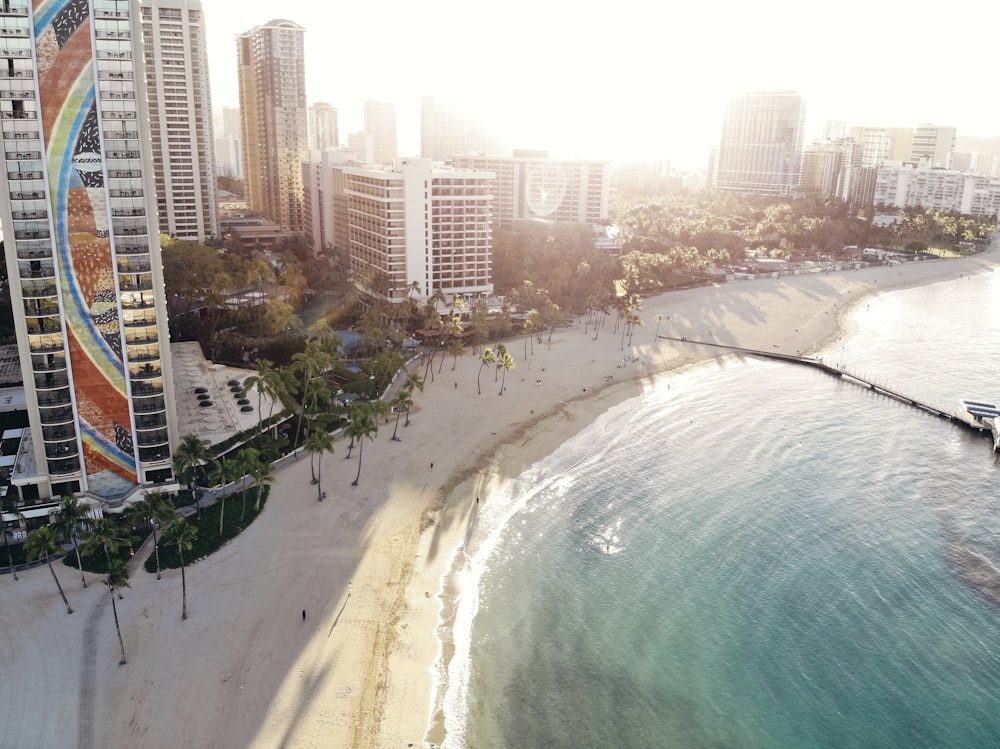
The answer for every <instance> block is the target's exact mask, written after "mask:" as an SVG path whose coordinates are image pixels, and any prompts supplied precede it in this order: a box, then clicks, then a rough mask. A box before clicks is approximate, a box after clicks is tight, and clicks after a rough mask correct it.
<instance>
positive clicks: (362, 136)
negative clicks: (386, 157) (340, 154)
mask: <svg viewBox="0 0 1000 749" xmlns="http://www.w3.org/2000/svg"><path fill="white" fill-rule="evenodd" d="M347 150H348V151H350V152H351V153H353V154H354V157H355V158H356V159H357V160H358V161H363V162H365V163H366V164H374V163H376V162H375V142H374V138H372V135H371V133H366V132H365V131H364V130H359V131H358V132H356V133H351V134H350V135H348V136H347Z"/></svg>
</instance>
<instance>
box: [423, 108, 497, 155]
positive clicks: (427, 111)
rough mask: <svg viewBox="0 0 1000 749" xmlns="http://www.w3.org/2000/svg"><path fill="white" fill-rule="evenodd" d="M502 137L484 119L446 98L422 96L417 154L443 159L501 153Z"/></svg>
mask: <svg viewBox="0 0 1000 749" xmlns="http://www.w3.org/2000/svg"><path fill="white" fill-rule="evenodd" d="M505 152H506V148H505V147H504V144H503V142H502V139H501V138H500V137H499V136H498V135H497V134H496V133H495V132H493V131H492V130H491V128H490V127H488V126H487V125H486V124H485V123H484V122H482V121H480V120H478V119H476V118H473V117H471V116H469V115H468V114H466V113H465V112H463V111H462V109H461V108H460V107H459V106H458V105H456V104H454V103H452V102H449V101H445V100H443V99H440V98H438V97H434V96H425V97H424V98H423V99H422V100H421V103H420V155H421V156H422V157H423V158H425V159H432V160H434V161H443V160H444V159H446V158H448V157H449V156H455V155H457V154H465V153H488V154H494V155H503V154H505Z"/></svg>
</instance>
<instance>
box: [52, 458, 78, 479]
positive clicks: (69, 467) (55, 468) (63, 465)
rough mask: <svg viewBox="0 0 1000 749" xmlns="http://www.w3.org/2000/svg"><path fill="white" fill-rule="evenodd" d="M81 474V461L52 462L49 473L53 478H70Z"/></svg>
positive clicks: (73, 459)
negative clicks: (75, 474) (71, 475)
mask: <svg viewBox="0 0 1000 749" xmlns="http://www.w3.org/2000/svg"><path fill="white" fill-rule="evenodd" d="M79 472H80V459H79V458H75V457H74V458H69V459H66V460H50V461H49V473H50V474H51V475H53V476H68V475H70V474H74V473H79Z"/></svg>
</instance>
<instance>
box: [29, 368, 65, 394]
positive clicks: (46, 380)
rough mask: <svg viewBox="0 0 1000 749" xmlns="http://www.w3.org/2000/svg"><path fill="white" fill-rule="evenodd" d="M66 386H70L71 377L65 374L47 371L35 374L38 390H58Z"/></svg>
mask: <svg viewBox="0 0 1000 749" xmlns="http://www.w3.org/2000/svg"><path fill="white" fill-rule="evenodd" d="M64 387H69V377H67V376H66V375H65V374H55V373H53V372H46V373H45V374H42V375H35V388H36V389H37V390H56V389H58V388H64Z"/></svg>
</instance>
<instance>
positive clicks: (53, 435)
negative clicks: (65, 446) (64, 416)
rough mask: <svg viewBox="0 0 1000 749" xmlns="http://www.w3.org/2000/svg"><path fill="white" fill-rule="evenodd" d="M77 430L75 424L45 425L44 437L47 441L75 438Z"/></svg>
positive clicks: (43, 429)
mask: <svg viewBox="0 0 1000 749" xmlns="http://www.w3.org/2000/svg"><path fill="white" fill-rule="evenodd" d="M75 438H76V431H75V430H74V429H73V425H72V424H70V425H66V424H62V425H60V426H55V427H49V426H47V427H43V428H42V439H43V440H45V441H46V442H64V441H66V440H67V439H75Z"/></svg>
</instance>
